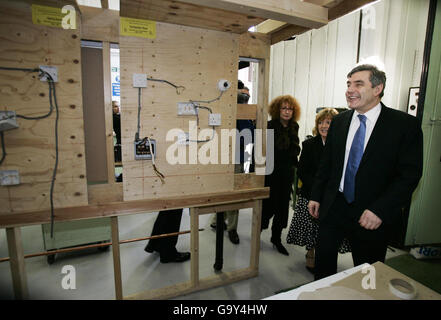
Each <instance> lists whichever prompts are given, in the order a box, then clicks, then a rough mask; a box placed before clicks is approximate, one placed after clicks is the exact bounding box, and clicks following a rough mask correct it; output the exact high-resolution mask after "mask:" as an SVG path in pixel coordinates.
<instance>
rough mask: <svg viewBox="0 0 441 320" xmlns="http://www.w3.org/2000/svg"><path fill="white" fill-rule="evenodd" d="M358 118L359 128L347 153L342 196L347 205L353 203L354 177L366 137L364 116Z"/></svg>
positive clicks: (360, 115)
mask: <svg viewBox="0 0 441 320" xmlns="http://www.w3.org/2000/svg"><path fill="white" fill-rule="evenodd" d="M358 118H359V119H360V126H359V127H358V129H357V132H355V136H354V140H353V141H352V146H351V150H350V151H349V157H348V163H347V165H346V172H345V181H344V186H343V194H344V195H345V198H346V200H347V201H348V203H351V202H353V201H354V197H355V196H354V195H355V175H356V174H357V170H358V166H359V165H360V161H361V157H362V156H363V149H364V138H365V135H366V116H365V115H362V114H359V115H358Z"/></svg>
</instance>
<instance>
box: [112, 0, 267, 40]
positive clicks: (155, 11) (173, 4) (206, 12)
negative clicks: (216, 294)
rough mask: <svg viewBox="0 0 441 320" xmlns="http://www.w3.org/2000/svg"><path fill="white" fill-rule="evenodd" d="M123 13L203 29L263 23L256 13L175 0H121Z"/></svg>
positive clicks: (237, 29) (237, 30)
mask: <svg viewBox="0 0 441 320" xmlns="http://www.w3.org/2000/svg"><path fill="white" fill-rule="evenodd" d="M120 2H121V5H120V6H121V11H120V15H121V17H128V18H136V19H147V20H154V21H159V22H166V23H170V24H178V25H184V26H190V27H198V28H203V29H210V30H217V31H225V32H232V33H239V34H241V33H244V32H246V31H247V30H248V29H249V28H250V27H252V26H256V25H258V24H259V23H261V22H262V21H263V20H264V18H260V17H257V16H256V15H250V14H243V13H238V12H234V11H232V10H229V9H225V10H221V9H217V8H213V7H209V6H205V5H204V4H198V5H195V4H192V3H190V2H183V1H172V0H149V1H139V0H121V1H120Z"/></svg>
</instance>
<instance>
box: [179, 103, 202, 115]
mask: <svg viewBox="0 0 441 320" xmlns="http://www.w3.org/2000/svg"><path fill="white" fill-rule="evenodd" d="M197 114H198V111H197V108H195V106H194V105H193V104H192V103H190V102H178V116H196V115H197Z"/></svg>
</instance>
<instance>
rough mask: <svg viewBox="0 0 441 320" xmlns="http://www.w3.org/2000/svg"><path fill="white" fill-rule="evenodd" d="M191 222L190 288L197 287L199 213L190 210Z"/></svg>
mask: <svg viewBox="0 0 441 320" xmlns="http://www.w3.org/2000/svg"><path fill="white" fill-rule="evenodd" d="M190 220H191V260H190V261H191V286H192V287H198V286H199V213H198V209H197V208H190Z"/></svg>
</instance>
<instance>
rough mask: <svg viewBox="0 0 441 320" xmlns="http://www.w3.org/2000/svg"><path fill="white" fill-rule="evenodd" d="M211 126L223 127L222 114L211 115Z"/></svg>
mask: <svg viewBox="0 0 441 320" xmlns="http://www.w3.org/2000/svg"><path fill="white" fill-rule="evenodd" d="M208 125H209V126H220V125H221V114H220V113H210V116H209V118H208Z"/></svg>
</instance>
